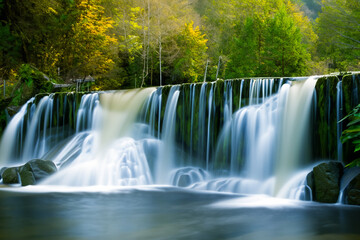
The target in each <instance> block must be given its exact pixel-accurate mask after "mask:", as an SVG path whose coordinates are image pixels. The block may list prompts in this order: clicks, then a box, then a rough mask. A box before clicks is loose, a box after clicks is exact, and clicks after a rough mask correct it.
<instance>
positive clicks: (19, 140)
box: [0, 98, 35, 165]
mask: <svg viewBox="0 0 360 240" xmlns="http://www.w3.org/2000/svg"><path fill="white" fill-rule="evenodd" d="M34 100H35V98H31V99H30V100H29V101H27V103H25V104H24V105H23V106H22V107H21V109H20V111H19V112H18V113H16V115H15V116H14V117H13V118H12V120H11V121H10V123H9V124H8V126H7V128H6V129H5V132H4V134H3V136H2V139H1V143H0V152H1V154H0V164H1V165H3V164H7V163H9V162H10V160H12V161H13V162H17V161H20V159H21V154H22V152H23V142H24V141H25V136H24V131H25V130H26V129H27V128H28V125H29V122H28V120H26V118H25V116H26V115H27V114H28V115H31V111H33V108H32V106H33V103H34Z"/></svg>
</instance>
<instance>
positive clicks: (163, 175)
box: [155, 86, 180, 184]
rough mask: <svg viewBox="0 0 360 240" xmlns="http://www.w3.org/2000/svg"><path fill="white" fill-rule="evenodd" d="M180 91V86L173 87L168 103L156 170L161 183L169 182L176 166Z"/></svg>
mask: <svg viewBox="0 0 360 240" xmlns="http://www.w3.org/2000/svg"><path fill="white" fill-rule="evenodd" d="M179 93H180V91H179V86H173V87H171V89H170V93H169V97H168V100H167V103H166V109H165V114H164V123H163V128H162V137H161V139H162V144H161V147H160V156H159V158H158V160H157V163H156V172H155V173H156V182H157V183H160V184H167V183H168V182H169V173H170V171H171V170H172V169H173V168H174V166H175V149H174V142H175V113H176V106H177V101H178V99H179Z"/></svg>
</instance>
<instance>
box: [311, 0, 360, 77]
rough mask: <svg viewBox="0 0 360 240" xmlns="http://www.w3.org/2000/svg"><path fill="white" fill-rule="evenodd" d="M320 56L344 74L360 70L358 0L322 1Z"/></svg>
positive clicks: (319, 33)
mask: <svg viewBox="0 0 360 240" xmlns="http://www.w3.org/2000/svg"><path fill="white" fill-rule="evenodd" d="M316 23H317V32H318V35H319V42H318V52H319V54H320V56H322V57H323V58H324V59H326V60H328V61H329V62H330V63H331V67H332V68H334V69H338V70H340V71H343V70H345V69H348V70H351V69H358V68H359V66H360V64H359V59H360V2H359V1H358V0H347V1H340V0H322V13H320V15H319V18H318V19H317V22H316Z"/></svg>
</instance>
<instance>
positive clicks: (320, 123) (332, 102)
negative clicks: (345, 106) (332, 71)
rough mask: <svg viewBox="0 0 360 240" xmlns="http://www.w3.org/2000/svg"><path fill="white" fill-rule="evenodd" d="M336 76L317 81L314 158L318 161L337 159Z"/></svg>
mask: <svg viewBox="0 0 360 240" xmlns="http://www.w3.org/2000/svg"><path fill="white" fill-rule="evenodd" d="M338 81H339V79H338V78H337V77H336V76H333V77H323V78H320V79H318V80H317V83H316V85H315V91H316V96H317V107H316V119H315V128H314V129H313V135H314V144H313V145H314V146H316V147H315V148H314V156H315V158H317V159H337V109H336V101H337V89H336V86H337V83H338Z"/></svg>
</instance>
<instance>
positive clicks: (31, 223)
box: [0, 186, 360, 240]
mask: <svg viewBox="0 0 360 240" xmlns="http://www.w3.org/2000/svg"><path fill="white" fill-rule="evenodd" d="M0 203H1V207H0V239H284V240H285V239H360V217H359V216H360V207H352V206H344V205H325V204H317V203H311V202H299V201H290V200H284V199H275V198H270V197H265V196H256V195H255V196H240V195H234V194H220V193H212V192H196V191H188V190H183V189H177V188H170V187H146V188H137V189H134V188H121V189H96V188H83V189H72V188H67V189H60V188H59V189H56V190H55V191H54V189H53V190H52V192H50V191H49V189H48V188H47V189H46V188H40V187H37V186H36V187H26V188H22V189H21V191H20V190H17V189H15V190H14V189H11V191H9V190H8V189H7V190H4V189H1V191H0Z"/></svg>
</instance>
